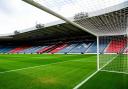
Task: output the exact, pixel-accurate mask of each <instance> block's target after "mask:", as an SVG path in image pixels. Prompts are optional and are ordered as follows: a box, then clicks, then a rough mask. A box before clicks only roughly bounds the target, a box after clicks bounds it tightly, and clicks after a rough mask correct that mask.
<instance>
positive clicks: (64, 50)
mask: <svg viewBox="0 0 128 89" xmlns="http://www.w3.org/2000/svg"><path fill="white" fill-rule="evenodd" d="M78 45H79V43H73V44H70V45H69V46H67V47H65V48H64V49H63V50H60V51H59V52H58V53H69V52H70V51H71V50H72V49H73V48H75V47H76V46H78Z"/></svg>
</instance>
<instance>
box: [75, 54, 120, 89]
mask: <svg viewBox="0 0 128 89" xmlns="http://www.w3.org/2000/svg"><path fill="white" fill-rule="evenodd" d="M117 56H118V55H117ZM117 56H115V57H113V58H112V60H110V61H108V62H107V63H106V64H105V65H104V66H103V67H101V68H100V69H99V70H97V71H96V72H94V73H93V74H91V75H90V76H89V77H87V78H86V79H85V80H83V81H82V82H80V83H79V84H78V85H76V86H75V87H74V88H73V89H78V88H80V86H82V85H83V84H84V83H86V82H87V81H88V80H89V79H91V78H92V77H93V76H94V75H95V74H97V73H98V72H99V71H100V70H101V69H103V68H104V67H105V66H107V65H108V64H109V63H110V62H112V61H113V60H114V59H115V58H116V57H117Z"/></svg>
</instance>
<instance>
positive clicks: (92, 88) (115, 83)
mask: <svg viewBox="0 0 128 89" xmlns="http://www.w3.org/2000/svg"><path fill="white" fill-rule="evenodd" d="M80 89H128V74H119V73H110V72H102V71H100V72H98V73H97V74H96V75H95V76H93V77H92V78H91V79H90V80H89V81H87V82H86V83H85V84H83V85H82V86H81V87H80Z"/></svg>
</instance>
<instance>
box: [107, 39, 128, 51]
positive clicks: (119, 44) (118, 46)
mask: <svg viewBox="0 0 128 89" xmlns="http://www.w3.org/2000/svg"><path fill="white" fill-rule="evenodd" d="M126 44H127V41H126V39H123V40H112V41H111V42H110V43H109V44H108V47H107V48H106V49H105V52H106V53H119V52H120V51H122V50H124V49H125V48H126ZM113 47H114V49H113Z"/></svg>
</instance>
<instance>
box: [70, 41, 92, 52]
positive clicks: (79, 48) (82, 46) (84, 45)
mask: <svg viewBox="0 0 128 89" xmlns="http://www.w3.org/2000/svg"><path fill="white" fill-rule="evenodd" d="M90 45H91V43H80V44H79V45H78V46H76V47H75V48H73V49H72V50H71V51H70V53H84V52H85V51H86V50H87V49H88V47H89V46H90Z"/></svg>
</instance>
